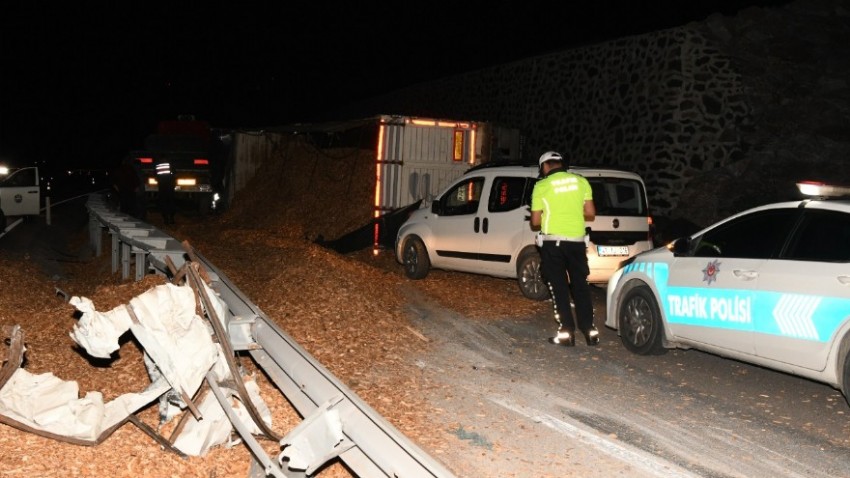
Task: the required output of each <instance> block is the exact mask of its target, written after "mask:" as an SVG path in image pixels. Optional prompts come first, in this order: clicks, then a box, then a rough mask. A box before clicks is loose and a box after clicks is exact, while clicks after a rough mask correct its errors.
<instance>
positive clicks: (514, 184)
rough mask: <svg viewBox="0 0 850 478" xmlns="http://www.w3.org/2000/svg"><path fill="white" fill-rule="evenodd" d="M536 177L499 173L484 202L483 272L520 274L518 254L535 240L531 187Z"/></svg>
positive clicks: (482, 230)
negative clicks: (517, 272) (532, 226)
mask: <svg viewBox="0 0 850 478" xmlns="http://www.w3.org/2000/svg"><path fill="white" fill-rule="evenodd" d="M535 181H536V180H535V178H529V177H527V176H497V177H495V178H494V179H493V181H491V182H490V185H489V186H488V188H487V190H488V195H487V197H486V199H485V200H484V201H483V202H482V204H481V207H480V209H479V212H478V215H479V216H480V217H481V243H480V250H479V261H480V267H481V270H482V271H483V272H491V273H493V274H497V275H504V276H514V275H515V274H516V262H515V259H516V256H517V255H518V253H519V251H520V250H521V249H522V248H523V247H524V246H525V245H528V244H532V243H533V241H534V234H535V233H534V231H532V230H531V223H530V214H531V213H530V212H529V210H528V206H529V205H531V190H532V189H533V188H534V183H535Z"/></svg>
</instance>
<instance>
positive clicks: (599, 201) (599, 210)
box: [587, 177, 648, 216]
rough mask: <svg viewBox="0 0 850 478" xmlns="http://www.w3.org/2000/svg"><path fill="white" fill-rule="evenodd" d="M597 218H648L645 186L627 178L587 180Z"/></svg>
mask: <svg viewBox="0 0 850 478" xmlns="http://www.w3.org/2000/svg"><path fill="white" fill-rule="evenodd" d="M587 180H588V181H589V182H590V187H591V188H592V189H593V204H594V205H595V206H596V215H597V216H646V215H647V214H648V212H647V206H646V193H645V192H644V190H643V184H642V183H641V182H640V181H636V180H634V179H625V178H610V177H607V178H587Z"/></svg>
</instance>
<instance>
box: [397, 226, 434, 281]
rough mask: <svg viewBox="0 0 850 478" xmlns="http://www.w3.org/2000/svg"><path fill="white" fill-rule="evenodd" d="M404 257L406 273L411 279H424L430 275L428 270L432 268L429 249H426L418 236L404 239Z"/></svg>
mask: <svg viewBox="0 0 850 478" xmlns="http://www.w3.org/2000/svg"><path fill="white" fill-rule="evenodd" d="M402 259H403V261H404V275H406V276H407V277H408V278H409V279H414V280H417V279H424V278H425V276H427V275H428V270H429V269H431V259H429V258H428V250H427V249H425V244H423V243H422V239H419V238H418V237H416V236H411V237H408V238H407V239H405V240H404V249H402Z"/></svg>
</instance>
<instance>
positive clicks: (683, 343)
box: [605, 182, 850, 398]
mask: <svg viewBox="0 0 850 478" xmlns="http://www.w3.org/2000/svg"><path fill="white" fill-rule="evenodd" d="M798 187H799V189H800V192H801V193H802V194H803V195H805V196H810V197H809V198H807V199H804V200H800V201H792V202H782V203H775V204H770V205H766V206H761V207H757V208H753V209H750V210H747V211H744V212H741V213H739V214H736V215H734V216H731V217H729V218H727V219H725V220H723V221H720V222H718V223H716V224H714V225H712V226H710V227H708V228H706V229H703V230H702V231H699V232H697V233H696V234H694V235H692V236H689V237H683V238H679V239H677V240H675V241H673V242H672V243H671V244H669V245H668V246H666V247H660V248H657V249H654V250H651V251H648V252H645V253H642V254H639V255H637V256H635V257H633V258H630V259H628V260H625V261H623V263H622V264H621V268H620V269H619V270H618V271H617V272H616V273H614V275H613V276H612V277H611V279H610V281H609V282H608V288H607V305H608V307H607V315H606V320H605V325H606V326H608V327H610V328H613V329H616V330H617V331H618V334H619V336H620V338H621V340H622V342H623V345H624V346H625V347H626V348H627V349H628V350H630V351H632V352H634V353H637V354H656V353H662V352H664V351H665V350H666V349H668V348H677V347H678V348H695V349H699V350H703V351H706V352H711V353H715V354H718V355H721V356H725V357H730V358H734V359H738V360H741V361H744V362H749V363H753V364H757V365H760V366H764V367H768V368H771V369H775V370H779V371H783V372H787V373H791V374H796V375H799V376H803V377H806V378H810V379H813V380H816V381H820V382H825V383H827V384H829V385H831V386H833V387H836V388H837V389H839V390H841V391H842V393H843V394H844V396H845V398H846V397H848V396H850V187H834V186H829V185H825V184H822V183H811V182H808V183H799V184H798Z"/></svg>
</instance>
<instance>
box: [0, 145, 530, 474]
mask: <svg viewBox="0 0 850 478" xmlns="http://www.w3.org/2000/svg"><path fill="white" fill-rule="evenodd" d="M372 161H373V156H372V153H371V152H368V151H357V150H334V151H320V150H318V149H315V148H312V147H311V146H310V145H309V144H308V143H307V142H304V141H292V142H291V143H290V144H288V145H287V146H286V147H285V148H282V153H281V154H280V155H279V156H278V157H275V158H272V161H270V162H269V163H267V164H264V165H263V166H262V172H261V174H259V175H258V176H257V177H256V178H255V179H254V180H253V182H252V183H251V184H249V186H248V187H247V188H246V189H245V190H244V191H243V192H242V193H240V194H239V195H238V196H237V198H236V200H235V201H234V204H233V205H232V207H231V209H230V210H228V211H227V212H226V213H224V214H222V215H221V216H218V217H214V218H212V219H207V220H204V221H200V220H197V219H194V218H189V217H181V216H178V224H177V225H176V226H164V225H162V224H161V223H159V222H158V220H159V217H158V215H157V214H156V213H154V214H151V215H150V216H149V220H150V221H151V222H152V223H154V225H156V226H157V227H159V228H161V229H163V230H165V231H166V232H168V233H169V234H171V235H172V236H173V237H175V238H178V239H180V240H188V241H189V243H190V244H191V245H192V246H193V247H194V248H195V249H196V250H197V251H199V252H200V253H201V254H203V255H204V256H205V257H206V258H207V259H208V260H210V261H211V262H212V263H213V264H215V265H216V267H218V268H219V269H220V270H221V271H222V272H223V273H224V274H225V275H226V276H227V277H228V278H229V279H230V280H231V282H232V283H233V284H235V285H236V286H237V287H239V289H241V290H242V291H243V292H244V293H245V294H246V295H247V296H248V297H249V298H250V299H251V300H252V301H253V302H255V303H256V304H257V305H258V306H259V307H260V308H261V309H262V310H263V312H265V314H266V315H267V316H268V317H270V318H271V319H272V320H274V321H275V322H276V323H277V324H278V325H279V326H280V327H281V328H282V330H284V331H285V332H286V333H288V334H289V335H291V336H292V337H293V338H294V339H295V340H296V341H297V342H298V343H299V344H300V345H302V346H303V347H304V348H305V349H306V350H307V351H308V352H309V353H311V354H312V355H313V356H314V357H315V358H316V359H317V360H318V361H320V362H321V363H322V364H323V365H325V366H326V367H327V368H328V369H329V370H330V371H331V373H333V374H334V375H336V376H337V377H338V378H339V379H340V380H342V381H343V382H344V383H346V384H347V385H348V386H349V387H351V389H353V390H354V392H356V393H357V394H358V395H359V396H360V397H361V398H363V399H364V400H365V401H366V402H367V403H369V404H370V405H371V406H372V407H374V408H375V409H376V410H377V411H378V412H379V413H380V414H382V415H383V416H384V417H386V418H387V419H388V420H389V421H390V422H392V423H393V425H395V426H396V427H397V428H398V429H400V430H401V431H402V432H403V433H405V434H406V435H407V436H408V437H410V438H411V439H412V440H414V441H415V442H417V443H418V444H419V445H420V446H422V447H423V448H424V449H425V450H426V451H428V452H429V453H431V454H432V455H434V456H435V457H436V458H438V459H439V458H440V454H441V452H442V451H444V450H447V449H448V448H449V447H453V446H455V445H456V444H457V441H458V438H457V437H456V436H455V435H453V434H451V433H449V432H448V430H442V429H435V428H433V427H432V426H431V425H430V424H431V423H432V422H433V420H432V415H433V414H435V413H440V411H437V410H430V409H429V408H428V406H427V403H426V397H427V396H429V395H431V396H434V395H439V394H447V395H448V394H451V393H452V392H451V391H450V390H442V389H440V385H438V384H436V383H434V382H433V381H432V380H430V379H429V378H428V377H427V376H426V374H425V373H424V372H423V371H421V370H420V369H419V368H417V367H416V366H415V365H414V363H413V361H414V357H415V356H416V355H417V354H423V353H427V347H428V341H427V338H425V337H424V336H422V335H421V334H420V333H419V332H418V331H416V330H415V329H413V328H412V327H411V325H410V324H409V322H408V320H407V318H406V317H407V314H408V311H407V310H406V303H407V300H406V293H409V291H410V290H412V288H417V289H419V290H421V291H423V292H424V294H425V295H426V296H427V297H429V298H431V299H433V300H435V301H436V302H438V303H439V304H441V305H442V306H445V307H448V308H451V309H453V310H455V311H457V312H458V313H461V314H464V315H467V316H470V317H475V318H480V319H482V320H487V319H499V318H504V317H510V316H518V315H519V316H528V315H529V314H533V313H535V312H540V311H541V310H544V307H545V303H536V302H531V301H529V300H527V299H525V298H523V297H522V295H521V294H520V292H519V290H518V288H517V285H516V283H515V282H514V281H509V280H501V279H494V278H487V277H483V276H476V275H467V274H457V273H447V272H441V271H432V273H431V274H430V275H429V276H428V278H426V279H425V280H422V281H410V280H408V279H406V278H405V277H404V274H403V272H402V269H401V266H400V265H399V264H397V263H396V262H395V259H394V258H393V257H392V253H391V252H390V251H383V252H381V253H380V254H378V255H377V256H373V255H372V254H371V251H361V252H357V253H352V254H349V255H340V254H338V253H335V252H333V251H330V250H327V249H324V248H322V247H321V246H318V245H316V244H315V243H313V240H314V239H316V238H317V237H319V236H322V237H324V238H326V239H334V238H337V237H340V236H342V235H343V234H345V233H346V232H349V231H351V230H354V229H356V228H358V227H360V226H362V225H363V224H364V220H365V221H368V218H369V217H370V214H371V195H372V192H373V188H374V169H373V162H372ZM84 234H85V231H81V237H80V238H79V239H78V240H80V241H83V240H85V237H83V235H84ZM65 275H66V278H67V279H66V280H64V281H61V282H59V283H57V282H54V281H51V280H49V279H48V278H46V277H44V276H43V275H42V274H40V273H39V271H38V270H37V269H36V268H35V267H34V266H33V265H32V264H30V263H29V262H28V261H26V260H24V261H23V262H22V261H20V260H19V259H18V258H12V257H8V256H5V255H3V254H2V253H0V325H12V324H20V325H22V327H23V329H24V333H25V340H26V344H27V353H26V361H25V364H24V367H25V368H26V369H27V370H29V371H30V372H33V373H43V372H52V373H54V374H55V375H57V376H58V377H59V378H62V379H64V380H76V381H77V382H79V385H80V394H81V396H82V395H85V393H86V392H88V391H101V392H103V394H104V400H105V401H108V400H111V399H113V398H115V397H116V396H118V395H120V394H123V393H127V392H130V391H138V390H141V389H143V388H144V387H145V386H146V385H147V384H148V383H149V379H148V376H147V373H146V371H145V368H144V364H143V359H142V352H141V350H140V348H139V347H138V346H137V345H136V342H135V341H133V340H132V338H130V337H128V338H127V341H126V343H124V345H123V346H122V348H121V349H120V350H119V351H118V352H116V353H115V354H114V357H113V359H112V360H108V361H103V360H100V361H98V360H93V359H91V358H88V357H87V356H86V355H85V353H84V352H82V351H80V350H78V348H76V346H75V344H74V343H73V341H72V340H71V339H70V338H69V336H68V332H69V330H70V329H71V327H72V326H73V324H74V321H75V318H74V316H73V312H74V311H73V307H71V306H69V305H67V304H66V303H64V302H63V300H62V298H61V297H59V296H57V294H56V288H57V287H58V288H60V289H62V290H63V291H64V292H66V293H67V294H69V295H78V296H85V297H89V298H90V299H92V300H93V302H94V304H95V306H96V307H97V309H98V310H101V311H107V310H110V309H112V308H113V307H116V306H118V305H121V304H124V303H127V302H129V300H130V299H131V298H132V297H135V296H136V295H139V294H141V293H142V292H144V291H145V290H147V289H149V288H151V287H153V286H155V285H158V284H160V283H162V282H164V279H163V278H162V277H160V276H156V275H150V276H147V277H146V278H145V279H144V280H143V281H141V282H127V281H122V280H121V279H120V275H119V274H112V273H111V271H110V263H109V257H108V254H103V256H102V257H99V258H96V259H95V260H94V261H92V262H90V263H86V264H69V265H68V269H67V271H66V274H65ZM242 363H243V365H245V367H246V368H247V369H248V370H250V371H253V372H256V378H257V380H258V382H259V384H260V387H261V393H262V395H263V397H264V399H266V401H267V402H268V404H269V406H270V408H271V410H272V412H273V416H274V423H273V426H272V428H273V429H274V430H275V431H277V432H278V433H281V434H285V433H286V432H287V431H288V430H290V429H291V428H292V427H294V426H295V425H296V424H297V423H299V422H300V420H301V418H300V417H298V416H297V414H296V413H295V412H294V411H293V409H292V408H291V407H290V406H289V404H288V403H287V402H286V400H285V398H284V397H283V395H282V394H281V393H280V392H279V391H277V390H276V389H275V388H274V387H273V385H271V384H270V383H269V382H268V381H267V380H266V378H265V377H264V376H263V374H262V373H261V372H260V371H258V370H257V369H256V367H254V366H253V363H252V362H250V359H248V358H243V359H242ZM139 416H140V418H141V419H142V420H143V421H144V422H146V423H147V424H149V425H151V426H153V427H156V426H157V420H158V419H157V413H156V405H155V404H154V405H153V406H152V407H150V408H148V409H146V410H145V411H144V412H142V413H141V414H140V415H139ZM172 426H173V424H169V425H166V426H165V427H163V429H162V430H161V433H162V434H163V435H164V436H165V437H168V436H169V433H170V427H172ZM265 446H266V449H267V451H268V452H269V453H271V454H273V456H276V453H277V450H278V446H277V444H276V443H274V442H269V441H266V442H265ZM249 462H250V455H249V452H248V451H247V448H245V447H244V446H242V445H239V446H236V447H233V448H230V449H227V448H217V449H215V450H213V451H212V452H210V453H209V454H208V455H207V456H206V457H202V458H201V457H192V458H188V459H181V458H179V457H177V456H175V455H173V454H170V453H168V452H166V451H163V450H162V449H161V448H160V447H159V445H157V444H156V443H155V442H154V441H153V440H152V439H151V438H150V437H148V436H147V435H145V434H144V433H142V432H141V431H140V430H139V429H137V428H136V427H134V426H133V425H131V424H127V425H124V426H123V427H122V428H120V429H119V430H118V431H116V432H115V433H114V434H113V435H112V436H111V437H109V438H107V439H106V440H105V441H104V442H103V443H101V444H100V445H97V446H94V447H81V446H76V445H70V444H64V443H61V442H58V441H55V440H51V439H47V438H42V437H39V436H37V435H34V434H31V433H26V432H22V431H18V430H16V429H14V428H12V427H9V426H5V425H0V469H2V470H3V474H4V476H7V475H8V476H27V477H30V476H87V477H110V476H128V477H129V476H133V477H139V476H152V477H161V476H184V477H192V476H198V477H201V476H203V477H213V476H214V477H240V478H241V477H245V476H247V474H248V466H249ZM319 476H323V477H345V476H351V475H350V473H349V472H348V471H347V470H345V469H344V467H343V466H341V465H340V464H334V465H332V466H330V467H328V468H327V469H325V470H323V471H322V472H321V473H320V474H319Z"/></svg>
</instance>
